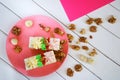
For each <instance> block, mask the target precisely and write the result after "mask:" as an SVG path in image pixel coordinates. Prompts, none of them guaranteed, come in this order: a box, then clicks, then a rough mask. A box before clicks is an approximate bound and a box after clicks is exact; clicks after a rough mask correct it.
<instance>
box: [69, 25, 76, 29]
mask: <svg viewBox="0 0 120 80" xmlns="http://www.w3.org/2000/svg"><path fill="white" fill-rule="evenodd" d="M68 28H69V30H75V29H76V27H75V24H70V25H69V27H68Z"/></svg>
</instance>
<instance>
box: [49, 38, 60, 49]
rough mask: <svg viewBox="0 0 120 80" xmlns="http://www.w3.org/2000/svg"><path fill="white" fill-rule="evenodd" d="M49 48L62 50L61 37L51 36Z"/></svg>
mask: <svg viewBox="0 0 120 80" xmlns="http://www.w3.org/2000/svg"><path fill="white" fill-rule="evenodd" d="M49 49H50V50H60V39H59V38H50V41H49Z"/></svg>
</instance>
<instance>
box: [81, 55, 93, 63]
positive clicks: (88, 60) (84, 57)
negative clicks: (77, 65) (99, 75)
mask: <svg viewBox="0 0 120 80" xmlns="http://www.w3.org/2000/svg"><path fill="white" fill-rule="evenodd" d="M80 60H81V61H83V62H86V63H89V64H92V63H93V62H94V60H93V59H92V58H89V57H87V56H84V55H82V54H80Z"/></svg>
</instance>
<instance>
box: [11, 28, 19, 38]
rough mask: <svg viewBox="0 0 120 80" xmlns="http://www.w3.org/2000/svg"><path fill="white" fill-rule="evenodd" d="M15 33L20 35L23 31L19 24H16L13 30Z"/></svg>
mask: <svg viewBox="0 0 120 80" xmlns="http://www.w3.org/2000/svg"><path fill="white" fill-rule="evenodd" d="M11 32H12V33H13V34H14V35H16V36H18V35H20V33H21V29H20V28H18V27H17V26H14V27H13V28H12V31H11Z"/></svg>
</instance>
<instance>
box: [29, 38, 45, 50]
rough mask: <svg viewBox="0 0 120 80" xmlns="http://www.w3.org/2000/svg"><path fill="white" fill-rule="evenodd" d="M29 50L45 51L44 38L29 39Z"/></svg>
mask: <svg viewBox="0 0 120 80" xmlns="http://www.w3.org/2000/svg"><path fill="white" fill-rule="evenodd" d="M29 48H33V49H41V50H46V44H45V38H44V37H30V38H29Z"/></svg>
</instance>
